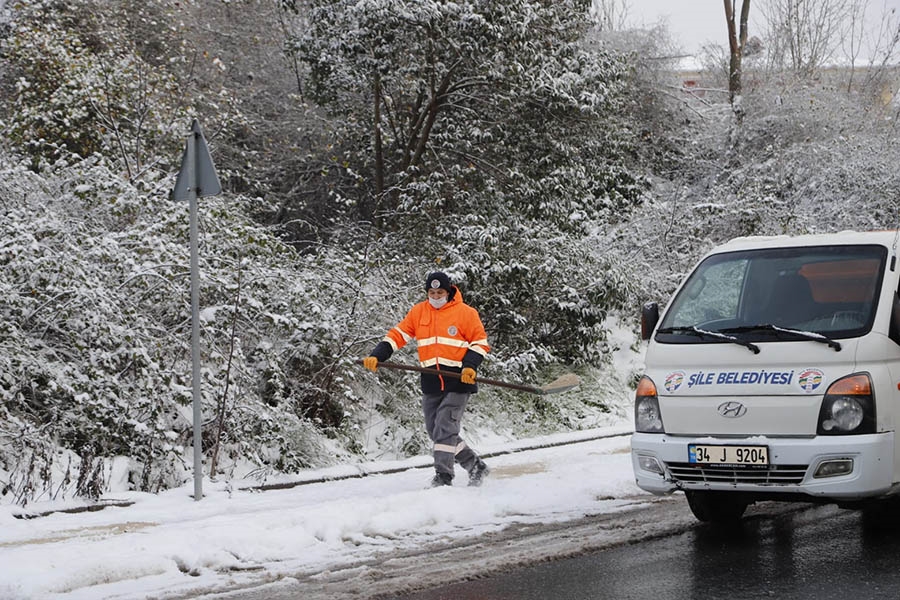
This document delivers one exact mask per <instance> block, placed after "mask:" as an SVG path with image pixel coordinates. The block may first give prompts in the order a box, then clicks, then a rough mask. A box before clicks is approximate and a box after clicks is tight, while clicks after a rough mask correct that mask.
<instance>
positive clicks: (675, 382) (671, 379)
mask: <svg viewBox="0 0 900 600" xmlns="http://www.w3.org/2000/svg"><path fill="white" fill-rule="evenodd" d="M682 383H684V371H673V372H672V373H669V374H668V375H666V382H665V383H664V384H663V385H664V386H665V388H666V391H667V392H669V393H672V392H674V391H676V390H677V389H678V388H680V387H681V384H682Z"/></svg>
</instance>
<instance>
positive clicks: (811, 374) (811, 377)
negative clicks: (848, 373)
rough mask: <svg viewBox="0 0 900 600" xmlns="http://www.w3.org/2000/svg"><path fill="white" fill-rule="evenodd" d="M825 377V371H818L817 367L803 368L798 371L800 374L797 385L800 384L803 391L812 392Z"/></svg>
mask: <svg viewBox="0 0 900 600" xmlns="http://www.w3.org/2000/svg"><path fill="white" fill-rule="evenodd" d="M824 379H825V373H823V372H822V371H820V370H819V369H804V370H803V371H801V372H800V376H799V377H798V378H797V385H799V386H800V389H802V390H803V391H804V392H807V393H809V392H813V391H815V390H816V388H818V387H819V386H820V385H822V381H824Z"/></svg>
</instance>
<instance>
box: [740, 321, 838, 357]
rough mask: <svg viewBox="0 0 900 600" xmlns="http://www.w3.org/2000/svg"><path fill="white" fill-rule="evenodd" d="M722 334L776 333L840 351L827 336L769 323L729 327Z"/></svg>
mask: <svg viewBox="0 0 900 600" xmlns="http://www.w3.org/2000/svg"><path fill="white" fill-rule="evenodd" d="M722 331H723V332H728V333H747V332H749V331H775V332H778V333H789V334H791V335H796V336H798V337H802V338H804V339H807V340H812V341H813V342H819V343H820V344H828V346H829V347H830V348H834V351H835V352H840V351H841V344H840V343H839V342H836V341H835V340H833V339H831V338H830V337H828V336H825V335H822V334H821V333H815V332H813V331H801V330H799V329H788V328H786V327H779V326H778V325H773V324H771V323H762V324H760V325H743V326H741V327H729V328H727V329H723V330H722Z"/></svg>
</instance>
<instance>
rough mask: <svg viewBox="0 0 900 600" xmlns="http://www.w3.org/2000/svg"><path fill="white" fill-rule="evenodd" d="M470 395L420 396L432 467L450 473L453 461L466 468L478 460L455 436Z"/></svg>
mask: <svg viewBox="0 0 900 600" xmlns="http://www.w3.org/2000/svg"><path fill="white" fill-rule="evenodd" d="M469 396H471V394H463V393H459V392H442V393H437V394H425V395H423V396H422V412H423V413H424V415H425V431H427V432H428V437H430V438H431V441H432V442H434V470H435V471H437V472H438V473H448V474H449V475H450V476H451V477H452V476H453V462H454V460H455V461H456V462H458V463H459V464H460V465H462V468H464V469H465V470H466V471H471V470H472V468H473V467H474V466H475V463H476V462H478V455H477V454H475V452H474V451H473V450H472V449H471V448H469V447H468V446H467V445H466V443H465V442H464V441H463V440H462V438H460V437H459V429H460V427H461V426H462V416H463V411H464V410H465V409H466V402H468V401H469Z"/></svg>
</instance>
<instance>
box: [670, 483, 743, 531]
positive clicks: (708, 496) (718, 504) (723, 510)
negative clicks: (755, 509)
mask: <svg viewBox="0 0 900 600" xmlns="http://www.w3.org/2000/svg"><path fill="white" fill-rule="evenodd" d="M684 495H685V496H686V497H687V501H688V506H689V507H690V508H691V512H692V513H694V516H695V517H697V520H698V521H703V522H704V523H736V522H738V521H740V520H741V517H743V516H744V511H745V510H747V505H748V504H749V503H748V502H747V501H746V500H745V499H744V498H743V496H742V495H741V494H738V493H733V492H710V491H697V490H685V492H684Z"/></svg>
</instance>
